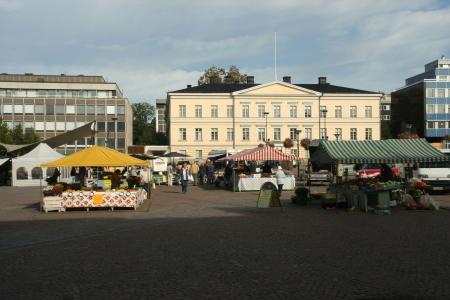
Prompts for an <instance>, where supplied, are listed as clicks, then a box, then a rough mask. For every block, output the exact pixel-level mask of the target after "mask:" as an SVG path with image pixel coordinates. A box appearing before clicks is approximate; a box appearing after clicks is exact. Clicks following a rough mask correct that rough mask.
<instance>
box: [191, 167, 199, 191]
mask: <svg viewBox="0 0 450 300" xmlns="http://www.w3.org/2000/svg"><path fill="white" fill-rule="evenodd" d="M199 169H200V167H199V166H198V162H197V161H194V163H193V164H192V166H191V172H192V177H193V179H194V185H197V181H198V172H199Z"/></svg>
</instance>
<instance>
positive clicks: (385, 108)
mask: <svg viewBox="0 0 450 300" xmlns="http://www.w3.org/2000/svg"><path fill="white" fill-rule="evenodd" d="M381 110H391V105H390V104H383V105H381Z"/></svg>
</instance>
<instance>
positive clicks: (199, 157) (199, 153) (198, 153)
mask: <svg viewBox="0 0 450 300" xmlns="http://www.w3.org/2000/svg"><path fill="white" fill-rule="evenodd" d="M202 157H203V152H202V150H195V158H196V159H201V158H202Z"/></svg>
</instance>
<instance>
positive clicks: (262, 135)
mask: <svg viewBox="0 0 450 300" xmlns="http://www.w3.org/2000/svg"><path fill="white" fill-rule="evenodd" d="M265 140H266V129H265V128H258V141H265Z"/></svg>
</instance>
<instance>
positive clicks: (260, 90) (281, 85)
mask: <svg viewBox="0 0 450 300" xmlns="http://www.w3.org/2000/svg"><path fill="white" fill-rule="evenodd" d="M233 94H234V95H249V96H250V95H291V96H301V95H319V94H320V93H318V92H316V91H312V90H308V89H305V88H302V87H299V86H296V85H293V84H290V83H287V82H282V81H272V82H269V83H266V84H260V85H257V86H254V87H251V88H248V89H245V90H240V91H237V92H234V93H233Z"/></svg>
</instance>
